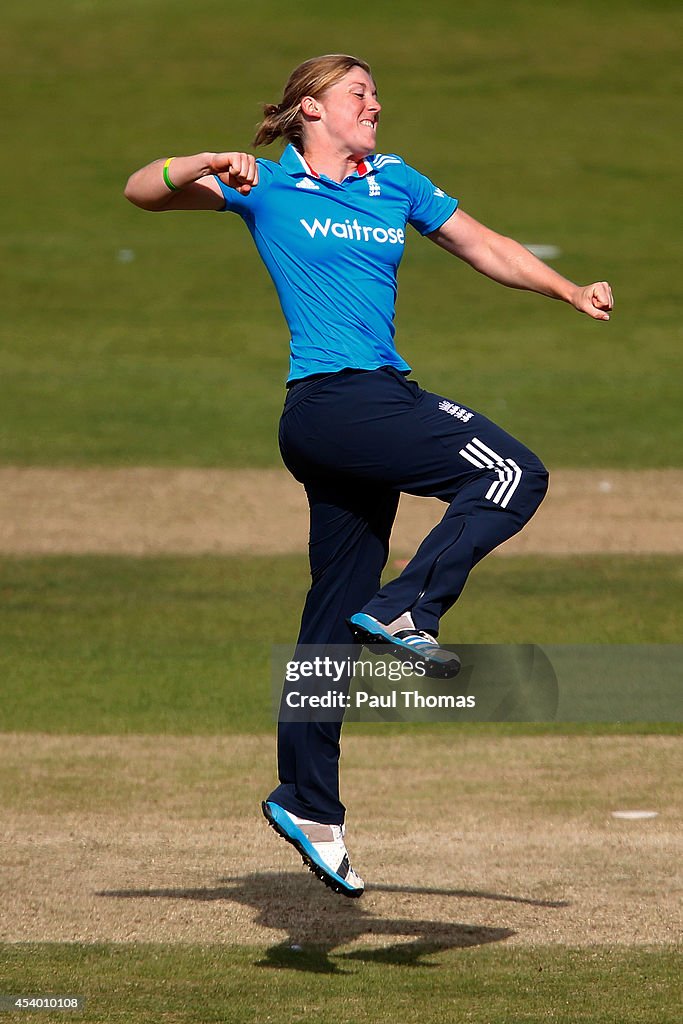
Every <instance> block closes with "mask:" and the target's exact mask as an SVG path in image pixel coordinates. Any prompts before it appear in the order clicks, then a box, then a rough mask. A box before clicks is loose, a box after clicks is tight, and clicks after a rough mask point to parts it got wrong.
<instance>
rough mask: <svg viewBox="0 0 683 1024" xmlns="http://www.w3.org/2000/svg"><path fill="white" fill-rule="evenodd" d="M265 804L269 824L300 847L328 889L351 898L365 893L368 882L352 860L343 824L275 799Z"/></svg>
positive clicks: (308, 864)
mask: <svg viewBox="0 0 683 1024" xmlns="http://www.w3.org/2000/svg"><path fill="white" fill-rule="evenodd" d="M261 807H262V809H263V813H264V815H265V817H266V820H267V821H268V823H269V825H270V826H271V827H272V828H274V829H275V831H276V832H277V834H278V835H280V836H282V838H283V839H286V840H287V842H288V843H291V844H292V846H293V847H295V849H297V850H298V851H299V853H300V854H301V856H302V858H303V861H304V864H305V865H306V866H307V867H308V869H309V870H310V871H312V872H313V874H314V875H315V876H316V877H317V878H319V879H320V881H321V882H324V884H325V885H326V886H327V887H328V889H332V891H333V892H338V893H341V895H342V896H349V897H350V898H351V899H354V898H357V897H358V896H362V895H363V890H364V889H365V882H364V881H363V879H362V878H361V877H360V875H357V874H356V872H355V871H354V870H353V868H352V867H351V865H350V864H349V855H348V853H347V852H346V846H345V845H344V826H343V825H323V824H321V823H320V822H318V821H309V820H308V819H307V818H299V817H298V816H297V815H296V814H292V812H291V811H286V810H285V809H284V807H280V805H279V804H276V803H273V801H272V800H264V801H263V803H262V804H261Z"/></svg>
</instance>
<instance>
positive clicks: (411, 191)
mask: <svg viewBox="0 0 683 1024" xmlns="http://www.w3.org/2000/svg"><path fill="white" fill-rule="evenodd" d="M405 171H406V175H407V181H408V196H409V199H410V213H409V215H408V223H409V224H412V225H413V227H414V228H416V229H417V230H418V231H419V232H420V234H421V235H428V234H429V232H430V231H436V229H437V228H440V227H441V225H442V224H445V223H446V221H447V220H448V218H449V217H450V216H451V214H453V213H455V211H456V210H457V208H458V200H457V199H454V198H453V197H452V196H449V195H447V194H446V192H444V191H443V189H440V188H438V187H437V186H436V185H435V184H434V183H433V182H432V181H430V180H429V178H427V177H425V175H424V174H420V172H419V171H416V170H415V168H414V167H410V166H409V164H405Z"/></svg>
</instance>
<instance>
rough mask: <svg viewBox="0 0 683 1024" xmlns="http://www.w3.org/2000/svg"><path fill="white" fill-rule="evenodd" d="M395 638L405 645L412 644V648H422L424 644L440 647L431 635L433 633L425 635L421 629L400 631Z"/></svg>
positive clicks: (395, 634)
mask: <svg viewBox="0 0 683 1024" xmlns="http://www.w3.org/2000/svg"><path fill="white" fill-rule="evenodd" d="M394 636H395V637H396V638H397V639H398V640H402V641H403V643H404V644H410V645H411V646H415V647H418V646H422V645H423V644H429V645H430V646H432V647H438V646H439V645H438V643H437V642H436V640H435V639H434V637H433V636H432V635H431V633H424V632H423V631H422V630H421V629H410V630H404V629H400V630H399V631H398V632H397V633H394Z"/></svg>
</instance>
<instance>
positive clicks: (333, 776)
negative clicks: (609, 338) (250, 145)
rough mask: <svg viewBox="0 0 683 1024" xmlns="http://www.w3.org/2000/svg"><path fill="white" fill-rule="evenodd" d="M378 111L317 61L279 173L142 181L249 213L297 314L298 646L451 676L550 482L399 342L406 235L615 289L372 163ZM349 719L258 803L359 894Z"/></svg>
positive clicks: (341, 63) (163, 163) (283, 113)
mask: <svg viewBox="0 0 683 1024" xmlns="http://www.w3.org/2000/svg"><path fill="white" fill-rule="evenodd" d="M380 111H381V106H380V103H379V100H378V98H377V89H376V86H375V81H374V78H373V76H372V73H371V70H370V67H369V65H368V64H367V63H366V62H365V61H363V60H360V59H359V58H357V57H351V56H348V55H345V54H330V55H326V56H322V57H315V58H313V59H311V60H307V61H305V62H304V63H303V64H301V65H300V66H299V67H298V68H296V69H295V70H294V71H293V72H292V74H291V75H290V78H289V80H288V82H287V84H286V86H285V89H284V94H283V98H282V101H281V102H280V103H279V104H268V105H267V106H266V107H265V109H264V115H265V117H264V120H263V122H262V123H261V125H260V126H259V128H258V130H257V134H256V137H255V140H254V144H255V145H257V146H258V145H263V144H268V143H271V142H274V141H275V140H276V139H279V138H282V139H283V140H284V142H285V143H286V148H285V149H284V152H283V154H282V157H281V159H280V160H279V162H277V163H276V162H273V161H271V160H265V159H258V160H257V159H256V158H255V157H254V156H253V155H251V154H249V153H242V152H222V153H214V152H206V153H198V154H196V155H194V156H174V157H168V158H165V159H164V158H162V159H159V160H155V161H153V162H152V163H150V164H148V165H146V166H145V167H142V168H141V169H140V170H138V171H136V172H135V173H134V174H133V175H131V177H130V179H129V180H128V183H127V185H126V189H125V195H126V197H127V198H128V199H129V200H130V201H131V202H132V203H134V204H135V205H136V206H139V207H141V208H142V209H143V210H152V211H162V210H214V211H229V212H233V213H237V214H239V216H240V217H242V219H243V220H244V222H245V224H246V226H247V228H248V229H249V231H250V233H251V235H252V237H253V239H254V242H255V244H256V247H257V249H258V251H259V254H260V255H261V258H262V259H263V261H264V263H265V265H266V267H267V269H268V271H269V272H270V274H271V277H272V279H273V282H274V284H275V287H276V289H277V293H278V296H279V299H280V303H281V306H282V310H283V313H284V316H285V319H286V321H287V324H288V327H289V330H290V333H291V338H290V366H289V375H288V379H287V396H286V400H285V405H284V410H283V414H282V419H281V422H280V432H279V443H280V450H281V453H282V457H283V460H284V462H285V464H286V466H287V468H288V469H289V470H290V472H291V473H292V474H293V475H294V477H296V479H297V480H299V481H300V482H301V483H302V484H303V486H304V488H305V490H306V494H307V497H308V501H309V505H310V544H309V552H310V565H311V588H310V590H309V593H308V596H307V598H306V603H305V607H304V611H303V615H302V620H301V628H300V633H299V639H298V643H299V645H316V647H317V648H320V647H323V648H324V647H325V645H330V644H355V645H356V647H355V650H356V652H357V651H358V649H359V648H358V644H362V643H364V644H366V645H371V646H372V647H373V650H374V651H375V652H377V651H378V648H379V649H380V650H381V649H382V645H384V646H385V648H386V650H387V651H388V652H392V653H395V654H399V655H401V656H403V657H405V658H407V659H408V660H413V661H415V660H419V661H420V662H421V664H422V665H423V666H424V667H425V668H426V671H427V674H430V675H434V676H442V677H448V676H452V675H455V673H456V672H457V670H458V667H459V663H458V660H457V657H456V656H455V655H454V654H453V653H452V652H451V651H449V650H447V649H445V648H441V647H439V644H438V642H437V639H436V638H437V636H438V631H439V620H440V619H441V617H442V615H443V614H444V613H445V612H446V611H447V610H448V608H450V607H451V606H452V605H453V604H454V602H455V601H456V600H457V598H458V597H459V595H460V593H461V591H462V589H463V587H464V585H465V581H466V579H467V576H468V574H469V572H470V570H471V569H472V567H473V566H474V565H476V563H477V562H478V561H479V560H480V559H481V558H483V557H484V555H486V554H488V553H489V552H490V551H492V550H493V549H494V548H495V547H497V546H498V545H499V544H501V543H502V542H503V541H505V540H507V539H508V538H509V537H512V536H513V534H515V533H517V532H518V531H519V530H521V529H522V527H523V526H524V525H525V524H526V523H527V522H528V521H529V519H530V518H531V516H532V515H533V514H534V512H535V511H536V509H537V508H538V506H539V504H540V503H541V501H542V500H543V497H544V495H545V492H546V488H547V478H548V475H547V472H546V470H545V468H544V466H543V465H542V463H541V462H540V460H539V459H538V458H537V457H536V456H535V455H534V454H532V452H530V451H529V450H528V449H527V448H526V447H525V446H524V445H523V444H521V443H520V442H519V441H517V440H515V439H514V438H513V437H511V436H510V435H509V434H507V433H506V432H505V431H504V430H502V429H501V428H500V427H498V426H496V425H495V424H494V423H492V422H491V421H490V420H488V419H487V418H486V417H485V416H483V415H482V414H481V413H479V412H477V411H475V410H473V409H471V408H470V407H469V406H467V405H463V404H462V401H461V400H460V399H459V398H457V396H456V397H453V396H448V397H446V396H442V395H436V394H432V393H430V392H427V391H424V390H423V389H422V388H420V387H419V385H418V384H417V382H416V381H414V380H412V379H411V378H410V376H409V374H410V372H411V368H410V366H409V365H408V363H406V361H405V360H404V359H403V358H402V357H401V355H400V354H399V353H398V351H397V349H396V346H395V344H394V308H395V299H396V287H397V284H396V282H397V271H398V266H399V263H400V261H401V257H402V255H403V250H404V246H405V243H406V228H407V225H408V224H410V225H412V227H413V228H415V229H416V230H417V231H418V232H419V233H420V234H421V235H426V236H427V237H428V238H429V239H430V240H431V241H432V242H435V243H436V244H437V245H438V246H440V247H441V248H442V249H445V250H446V252H449V253H452V254H453V255H454V256H457V257H459V258H460V259H461V260H463V261H464V262H465V263H469V264H470V266H472V267H474V269H475V270H477V271H479V272H480V273H481V274H485V275H486V276H487V277H490V278H491V279H492V280H493V281H497V282H498V283H500V284H503V285H507V286H508V287H510V288H520V289H526V290H528V291H532V292H537V293H539V294H540V295H545V296H548V297H549V298H553V299H561V300H562V301H564V302H567V303H568V304H569V305H571V306H573V307H574V309H576V310H578V311H579V312H581V313H585V314H586V315H588V316H589V317H592V318H593V319H595V320H609V313H610V310H611V309H612V305H613V303H612V293H611V289H610V286H609V285H608V284H607V283H606V282H605V281H601V282H598V283H595V284H589V285H586V286H585V287H581V286H579V285H576V284H573V283H572V282H571V281H568V280H567V279H566V278H564V277H562V276H560V275H559V274H558V273H556V272H555V271H554V270H552V269H551V268H550V267H548V266H547V265H546V264H544V263H542V262H541V261H540V260H538V259H537V258H536V257H535V256H533V255H532V254H531V253H530V252H529V251H528V250H527V249H525V248H524V247H523V246H522V245H520V244H519V243H518V242H515V241H514V240H513V239H511V238H508V237H505V236H503V235H500V234H498V233H496V232H495V231H492V230H491V229H490V228H488V227H485V226H484V225H483V224H480V223H479V222H477V221H476V220H474V219H473V218H472V217H471V216H469V215H468V214H467V213H465V212H464V210H462V209H461V208H460V207H459V205H458V200H457V199H454V198H452V197H451V196H450V195H448V194H447V193H446V192H444V191H443V190H442V189H441V188H439V187H437V186H436V185H435V184H433V183H432V182H431V181H430V180H429V178H427V177H425V176H424V175H423V174H422V173H420V172H419V171H418V170H415V169H414V168H412V167H410V166H409V165H408V164H406V163H405V161H404V160H403V159H402V158H401V157H400V156H397V155H396V154H393V153H391V154H382V153H379V152H378V151H377V130H378V124H379V118H380ZM402 491H404V492H407V493H409V494H417V495H425V496H431V497H437V498H440V499H441V500H442V501H443V502H445V503H446V511H445V514H444V517H443V519H442V520H441V522H440V523H438V524H437V526H436V527H435V528H434V529H433V530H432V532H431V533H430V534H429V535H428V536H427V537H426V538H425V540H424V541H423V542H422V544H421V545H420V547H419V548H418V550H417V552H416V554H415V556H414V557H413V558H412V559H411V560H410V562H409V563H408V564H407V566H406V567H405V569H404V570H403V571H402V572H401V574H400V575H399V576H398V577H397V578H396V579H394V580H392V581H391V582H389V583H388V584H386V585H385V586H383V587H380V576H381V572H382V569H383V568H384V566H385V564H386V561H387V557H388V548H389V536H390V533H391V528H392V524H393V521H394V517H395V515H396V510H397V507H398V500H399V495H400V493H401V492H402ZM340 733H341V722H340V721H339V722H320V721H310V722H309V721H307V722H285V721H281V722H280V723H279V727H278V771H279V780H280V784H279V785H278V786H277V787H276V789H275V790H274V791H273V792H272V793H271V794H270V796H269V797H268V798H267V800H265V801H264V803H263V812H264V814H265V816H266V818H267V819H268V821H269V822H270V824H271V825H273V827H274V828H275V829H276V831H277V832H278V833H279V834H280V835H282V836H283V837H284V838H285V839H286V840H287V841H288V842H290V843H291V844H292V845H293V846H294V847H295V848H296V849H297V850H298V851H299V853H300V854H301V855H302V857H303V859H304V862H305V863H306V864H307V865H308V866H309V867H310V868H311V870H312V871H313V872H314V873H315V874H316V875H317V877H318V878H320V879H321V880H322V881H323V882H324V883H325V884H326V885H328V886H329V887H330V888H331V889H333V890H334V891H335V892H339V893H343V894H344V895H346V896H351V897H355V896H360V895H361V894H362V892H363V889H364V882H363V880H362V878H361V877H360V876H359V875H358V874H357V873H356V872H355V871H354V870H353V868H352V867H351V865H350V863H349V857H348V854H347V851H346V846H345V843H344V816H345V807H344V805H343V804H342V803H341V801H340V798H339V739H340Z"/></svg>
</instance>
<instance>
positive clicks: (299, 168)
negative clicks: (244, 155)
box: [280, 142, 375, 185]
mask: <svg viewBox="0 0 683 1024" xmlns="http://www.w3.org/2000/svg"><path fill="white" fill-rule="evenodd" d="M280 166H281V167H283V168H284V170H285V171H287V173H288V174H291V175H292V177H294V178H319V179H321V180H324V181H326V182H330V183H331V184H333V185H341V184H343V182H337V181H332V179H331V178H327V177H325V175H322V176H321V175H320V174H318V172H317V171H314V170H313V168H312V167H311V166H310V164H309V163H308V161H307V160H306V159H305V158H304V157H303V156H302V155H301V153H300V152H299V150H298V149H297V148H296V146H293V145H292V143H291V142H290V144H289V145H288V146H287V147H286V149H285V151H284V153H283V154H282V156H281V157H280ZM374 170H375V168H374V167H373V164H372V160H371V158H370V157H369V156H366V157H365V159H364V160H361V161H360V163H359V164H358V166H357V167H356V170H355V172H354V173H353V174H350V175H349V178H355V177H359V178H364V177H365V175H366V174H370V172H371V171H374ZM344 181H348V178H345V179H344Z"/></svg>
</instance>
